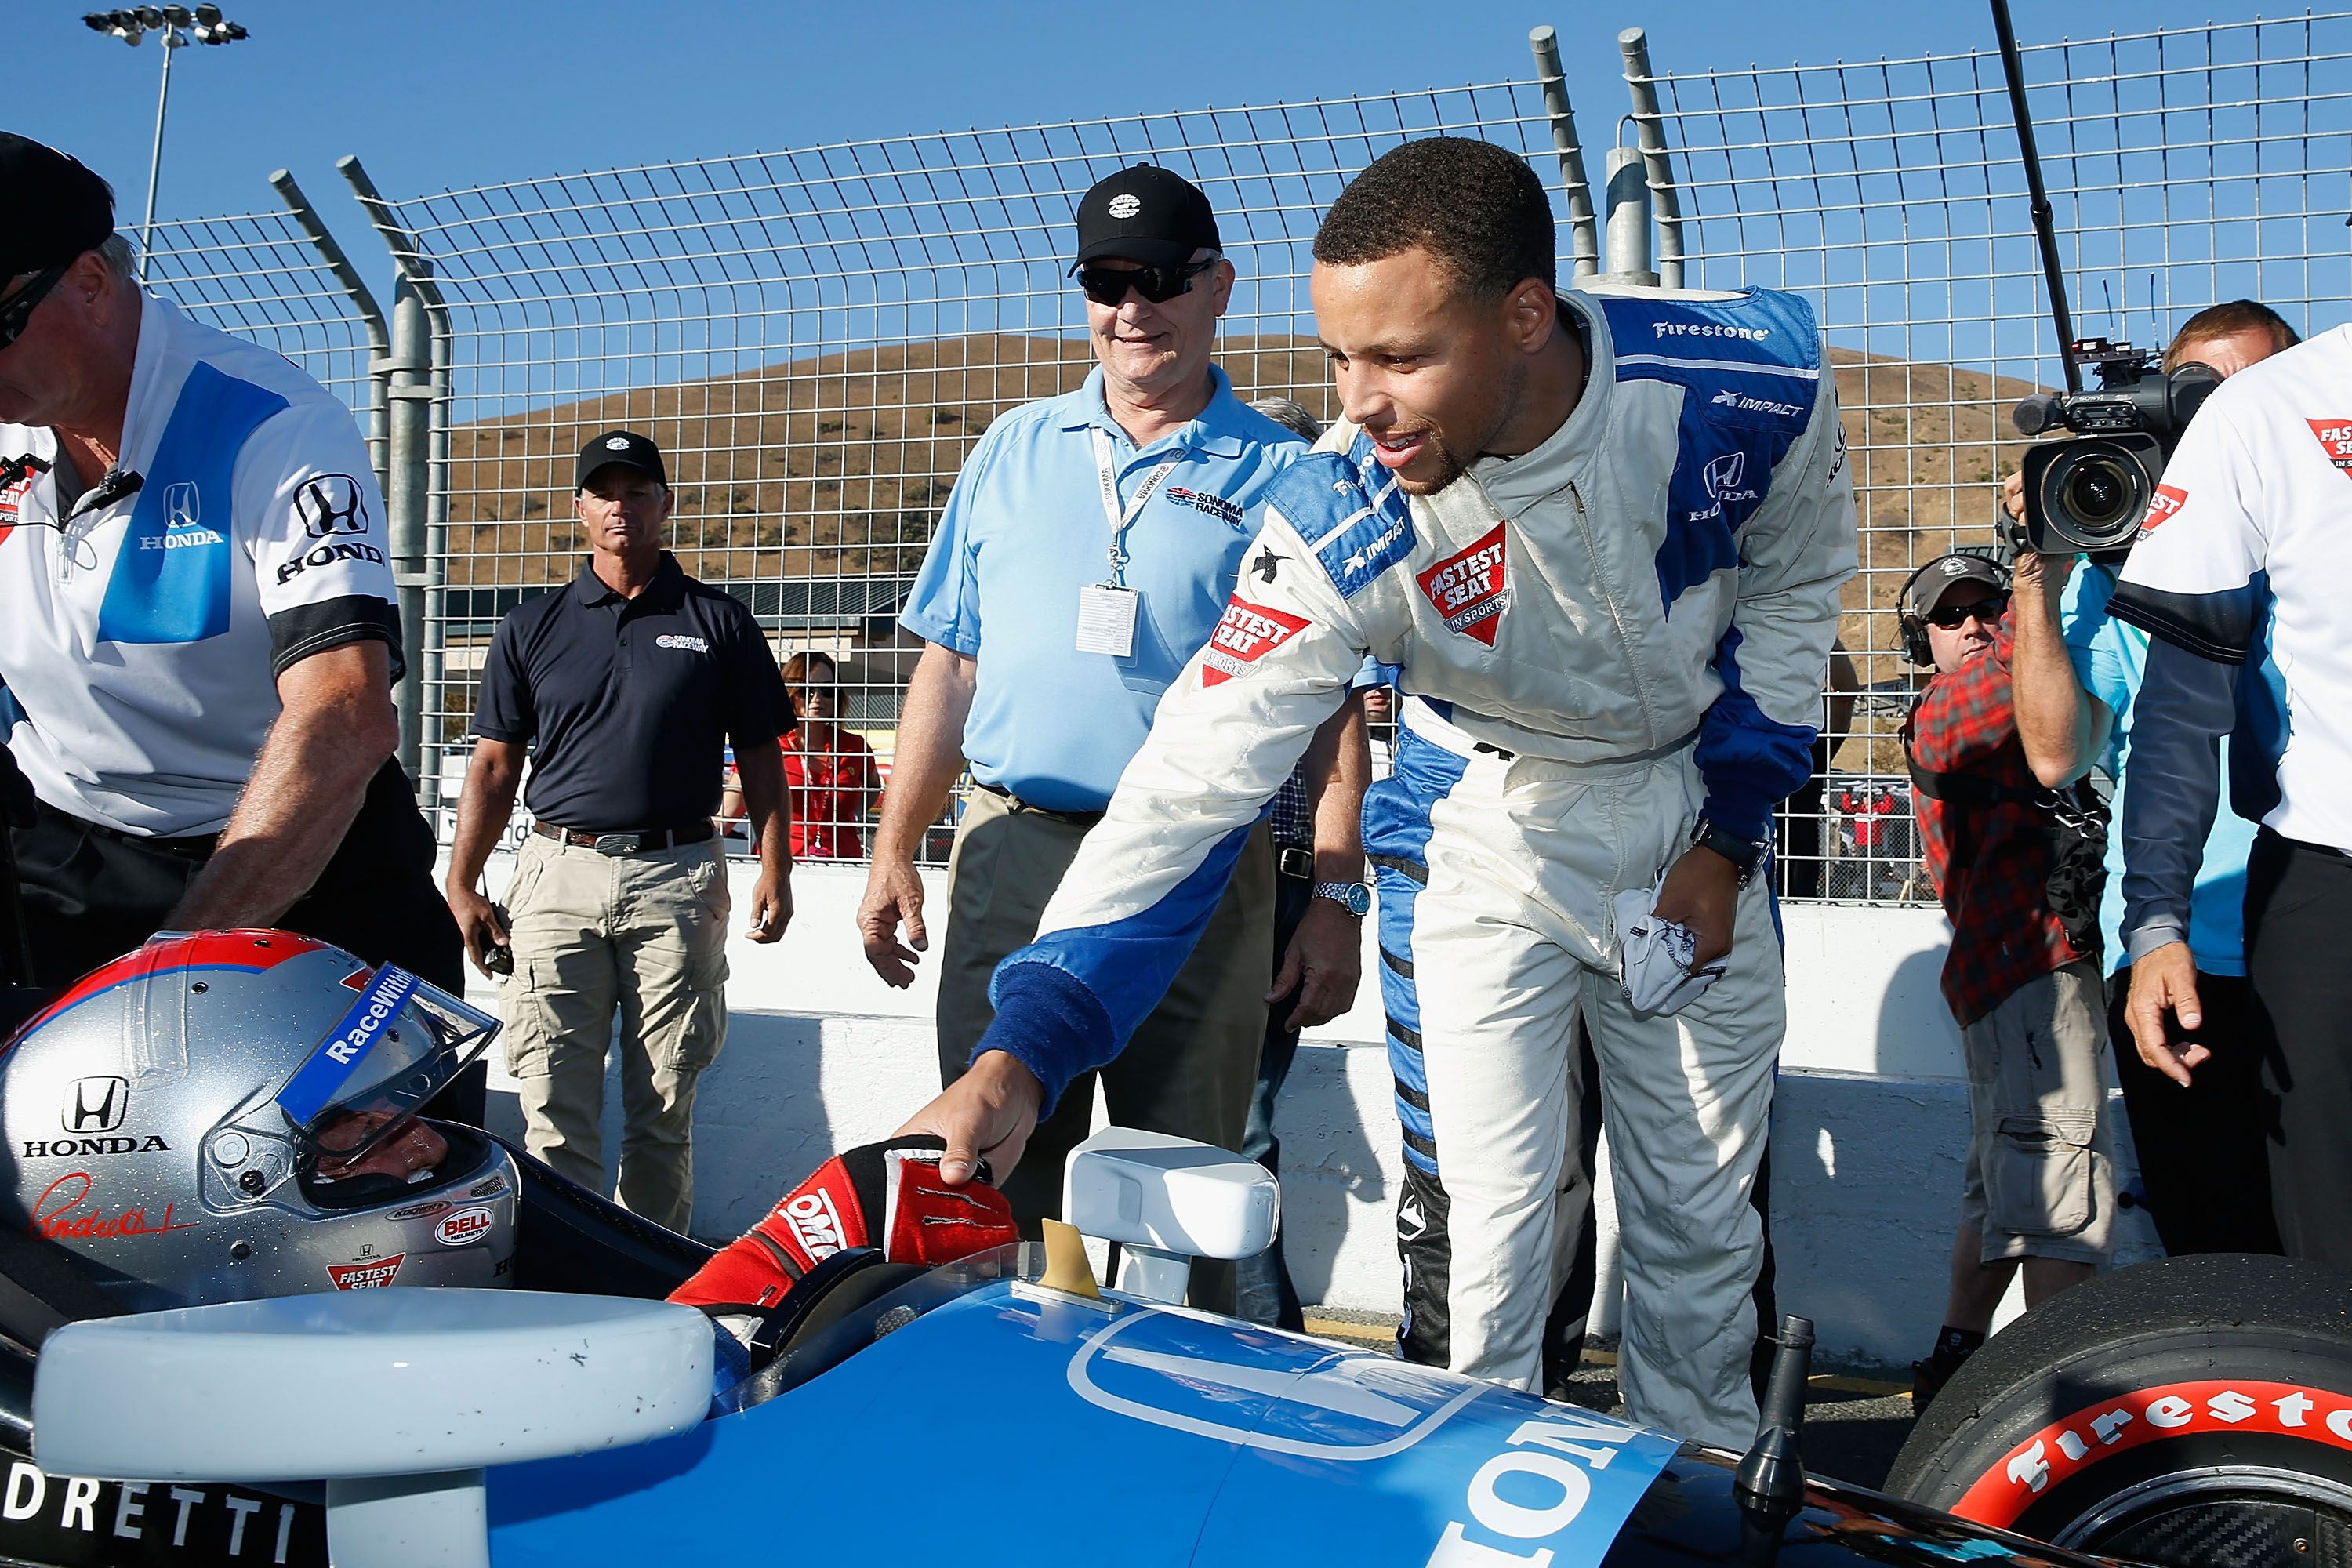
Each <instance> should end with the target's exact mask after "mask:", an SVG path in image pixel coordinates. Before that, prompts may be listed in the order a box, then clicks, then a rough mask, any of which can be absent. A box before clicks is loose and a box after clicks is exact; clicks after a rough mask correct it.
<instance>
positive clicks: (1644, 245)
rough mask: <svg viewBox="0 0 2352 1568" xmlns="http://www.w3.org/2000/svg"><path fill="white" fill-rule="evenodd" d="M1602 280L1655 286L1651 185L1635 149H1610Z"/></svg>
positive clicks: (1656, 283)
mask: <svg viewBox="0 0 2352 1568" xmlns="http://www.w3.org/2000/svg"><path fill="white" fill-rule="evenodd" d="M1601 277H1602V279H1605V280H1606V281H1608V282H1611V283H1634V284H1639V285H1640V286H1641V287H1643V288H1644V289H1654V288H1656V287H1657V286H1658V275H1657V273H1656V272H1655V271H1654V270H1653V269H1652V268H1651V266H1650V185H1649V180H1648V178H1647V175H1646V174H1645V173H1644V164H1643V158H1642V150H1641V149H1640V148H1638V147H1612V148H1611V149H1609V270H1608V271H1606V272H1604V273H1602V274H1601Z"/></svg>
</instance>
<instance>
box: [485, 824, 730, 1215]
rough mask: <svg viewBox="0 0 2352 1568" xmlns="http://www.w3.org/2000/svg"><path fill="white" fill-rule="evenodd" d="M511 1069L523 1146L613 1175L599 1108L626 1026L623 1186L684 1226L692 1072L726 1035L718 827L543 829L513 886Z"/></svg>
mask: <svg viewBox="0 0 2352 1568" xmlns="http://www.w3.org/2000/svg"><path fill="white" fill-rule="evenodd" d="M507 909H508V911H509V916H510V917H511V921H512V926H511V935H512V938H513V942H514V956H515V968H514V975H513V977H512V978H511V979H509V980H508V981H505V982H503V983H502V984H501V986H500V990H501V991H502V992H503V994H504V1005H505V1011H506V1033H505V1035H504V1040H505V1045H506V1058H507V1070H508V1071H509V1072H510V1073H512V1074H513V1075H514V1076H515V1077H516V1078H517V1079H520V1081H521V1100H522V1112H523V1124H524V1125H523V1141H524V1145H525V1147H527V1148H528V1149H529V1150H530V1152H531V1153H533V1154H535V1155H537V1156H538V1157H539V1158H540V1159H542V1160H544V1161H546V1162H547V1163H549V1164H550V1165H552V1166H553V1167H555V1169H556V1170H557V1171H559V1172H561V1173H562V1174H564V1175H566V1176H569V1177H571V1178H572V1180H573V1181H575V1182H578V1183H580V1184H582V1185H583V1186H587V1187H593V1188H594V1189H596V1190H598V1191H600V1192H601V1191H603V1190H604V1150H603V1147H602V1139H601V1135H600V1134H599V1131H598V1129H597V1123H598V1121H600V1120H601V1119H602V1117H603V1116H604V1060H605V1052H606V1051H607V1049H609V1048H610V1047H612V1045H613V1043H614V1034H613V1015H614V1009H615V1008H618V1009H619V1012H620V1019H621V1028H620V1037H619V1046H620V1051H621V1105H622V1111H623V1115H624V1118H625V1131H624V1132H623V1134H622V1139H621V1172H620V1182H619V1197H620V1201H621V1203H622V1204H623V1205H625V1207H627V1208H628V1209H629V1211H630V1212H631V1213H633V1214H638V1215H644V1216H645V1217H646V1218H647V1219H649V1220H652V1221H653V1222H654V1223H655V1224H656V1225H662V1226H668V1227H669V1228H670V1229H672V1230H675V1231H678V1232H680V1233H683V1232H684V1231H685V1230H686V1227H687V1222H688V1218H689V1217H690V1216H691V1215H692V1214H693V1211H694V1142H693V1135H694V1086H695V1079H696V1078H697V1076H698V1075H699V1074H700V1073H701V1071H702V1069H703V1068H707V1067H709V1065H710V1063H711V1060H712V1058H715V1057H717V1056H718V1055H719V1047H720V1046H722V1045H724V1044H725V1043H726V1040H727V998H726V984H727V917H728V913H729V909H730V903H729V898H728V891H727V863H726V861H725V859H724V858H722V856H721V854H720V852H719V845H718V843H717V841H716V840H712V841H708V842H705V843H701V844H686V845H680V846H678V847H676V848H672V849H655V850H648V851H646V852H645V853H643V854H638V855H600V854H598V853H597V852H596V851H595V850H593V849H585V848H582V847H579V846H577V845H571V844H559V843H557V842H556V841H555V840H553V839H551V838H543V837H540V836H539V835H537V834H533V835H531V836H530V837H529V838H526V839H524V840H523V846H522V851H521V854H520V857H519V858H518V863H517V865H516V868H515V876H514V882H513V884H512V885H511V886H510V887H509V889H508V891H507Z"/></svg>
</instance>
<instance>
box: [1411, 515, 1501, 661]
mask: <svg viewBox="0 0 2352 1568" xmlns="http://www.w3.org/2000/svg"><path fill="white" fill-rule="evenodd" d="M1507 526H1508V524H1507V523H1500V522H1498V523H1496V525H1495V526H1494V528H1493V529H1492V530H1490V531H1488V532H1487V533H1486V537H1484V538H1482V539H1480V540H1479V541H1478V542H1475V543H1474V544H1472V545H1471V546H1470V547H1469V548H1468V549H1466V550H1462V551H1457V552H1454V554H1452V555H1449V556H1447V557H1446V558H1445V559H1444V560H1443V561H1440V562H1438V563H1436V564H1435V565H1433V566H1431V567H1429V568H1427V569H1426V570H1425V571H1423V572H1420V573H1418V574H1415V575H1414V578H1413V581H1415V582H1416V583H1419V584H1421V591H1422V592H1423V594H1425V595H1428V596H1429V602H1430V604H1431V605H1433V606H1434V607H1435V609H1436V611H1437V613H1438V614H1439V615H1441V616H1444V617H1445V629H1446V630H1447V631H1449V632H1460V633H1461V634H1462V635H1463V636H1464V637H1475V638H1477V639H1478V640H1479V641H1480V642H1482V643H1485V644H1486V646H1487V647H1494V646H1495V633H1496V631H1497V630H1498V629H1499V628H1500V626H1501V617H1502V614H1503V610H1504V607H1505V605H1507V603H1508V601H1507V600H1506V599H1505V597H1504V595H1503V588H1504V581H1503V574H1504V567H1505V565H1506V561H1505V558H1504V546H1503V530H1504V529H1505V528H1506V527H1507Z"/></svg>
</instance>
